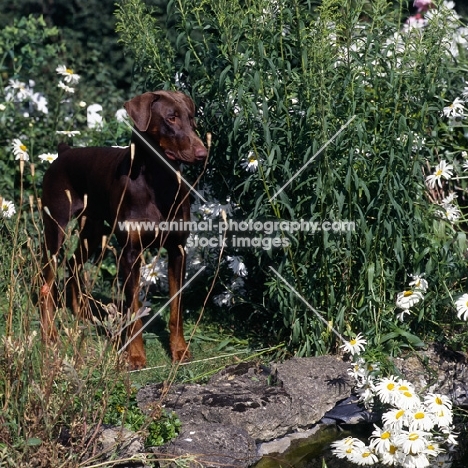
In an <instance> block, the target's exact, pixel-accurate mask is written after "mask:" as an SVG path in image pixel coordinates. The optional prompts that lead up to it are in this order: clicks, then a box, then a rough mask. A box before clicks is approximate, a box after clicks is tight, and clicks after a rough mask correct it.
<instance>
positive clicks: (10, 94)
mask: <svg viewBox="0 0 468 468" xmlns="http://www.w3.org/2000/svg"><path fill="white" fill-rule="evenodd" d="M29 83H30V84H31V83H32V84H34V82H33V81H30V82H29ZM31 95H32V90H31V88H30V87H29V86H28V85H27V84H26V83H23V82H22V81H19V80H9V81H8V86H7V87H6V88H5V99H6V100H7V101H13V100H17V101H25V100H26V99H29V98H30V97H31Z"/></svg>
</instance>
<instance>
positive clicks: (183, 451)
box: [158, 423, 260, 468]
mask: <svg viewBox="0 0 468 468" xmlns="http://www.w3.org/2000/svg"><path fill="white" fill-rule="evenodd" d="M187 455H188V456H189V459H188V460H186V461H187V465H184V466H188V467H189V468H192V467H193V468H199V467H201V466H203V467H205V468H219V467H220V466H223V467H233V468H234V467H246V466H250V465H252V464H253V463H255V462H256V461H258V460H259V458H260V457H259V456H258V455H257V448H256V445H255V441H254V440H253V439H252V437H250V436H249V434H248V433H247V432H246V431H245V430H244V429H242V428H239V427H235V426H226V425H223V424H213V423H206V424H203V423H202V424H197V425H193V426H191V427H189V428H187V429H185V430H183V431H182V432H181V433H180V434H179V436H178V437H177V438H176V439H174V440H173V441H171V442H170V443H169V444H166V445H165V446H164V447H163V448H162V450H161V452H159V457H158V458H159V460H160V461H159V463H160V466H161V467H170V466H174V467H175V466H180V462H181V461H182V460H183V458H184V457H187ZM177 457H181V458H180V459H179V460H177V462H175V461H174V459H175V458H177ZM165 459H166V461H165Z"/></svg>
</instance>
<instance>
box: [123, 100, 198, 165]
mask: <svg viewBox="0 0 468 468" xmlns="http://www.w3.org/2000/svg"><path fill="white" fill-rule="evenodd" d="M124 107H125V109H126V111H127V113H128V115H129V116H130V117H131V119H132V120H133V122H134V124H135V127H136V128H137V129H138V130H139V131H140V132H145V133H147V134H149V135H150V136H151V137H152V138H153V139H154V140H155V141H156V142H157V143H158V145H159V146H160V147H161V148H162V149H163V150H164V153H165V154H166V156H167V157H168V158H169V159H172V160H174V161H180V162H183V163H188V164H191V163H196V162H200V161H203V160H205V158H206V156H207V150H206V148H205V146H204V144H203V143H202V141H201V140H200V138H199V137H198V136H197V134H196V133H195V105H194V103H193V101H192V100H191V99H190V98H189V97H188V96H187V95H185V94H184V93H181V92H179V91H155V92H148V93H144V94H142V95H141V96H136V97H134V98H133V99H131V100H130V101H127V102H126V103H125V104H124Z"/></svg>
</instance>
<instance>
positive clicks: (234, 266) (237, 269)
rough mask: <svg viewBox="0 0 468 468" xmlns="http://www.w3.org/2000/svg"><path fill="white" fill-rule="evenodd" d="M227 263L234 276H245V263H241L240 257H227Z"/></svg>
mask: <svg viewBox="0 0 468 468" xmlns="http://www.w3.org/2000/svg"><path fill="white" fill-rule="evenodd" d="M227 261H228V262H229V268H230V269H231V270H232V271H233V272H234V274H236V275H239V276H242V277H245V276H247V274H248V272H247V267H246V266H245V263H244V262H243V261H242V258H241V257H238V256H233V257H227Z"/></svg>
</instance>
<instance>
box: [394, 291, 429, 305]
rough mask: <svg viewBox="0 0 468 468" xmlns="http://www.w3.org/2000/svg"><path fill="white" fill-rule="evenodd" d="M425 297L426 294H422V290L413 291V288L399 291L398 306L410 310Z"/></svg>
mask: <svg viewBox="0 0 468 468" xmlns="http://www.w3.org/2000/svg"><path fill="white" fill-rule="evenodd" d="M423 299H424V296H423V295H422V293H421V291H417V290H415V291H413V290H412V289H409V290H407V291H403V292H400V293H398V295H397V299H396V306H397V307H398V308H399V309H404V310H408V309H410V308H411V307H413V306H414V305H416V304H417V303H418V302H420V301H422V300H423Z"/></svg>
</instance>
